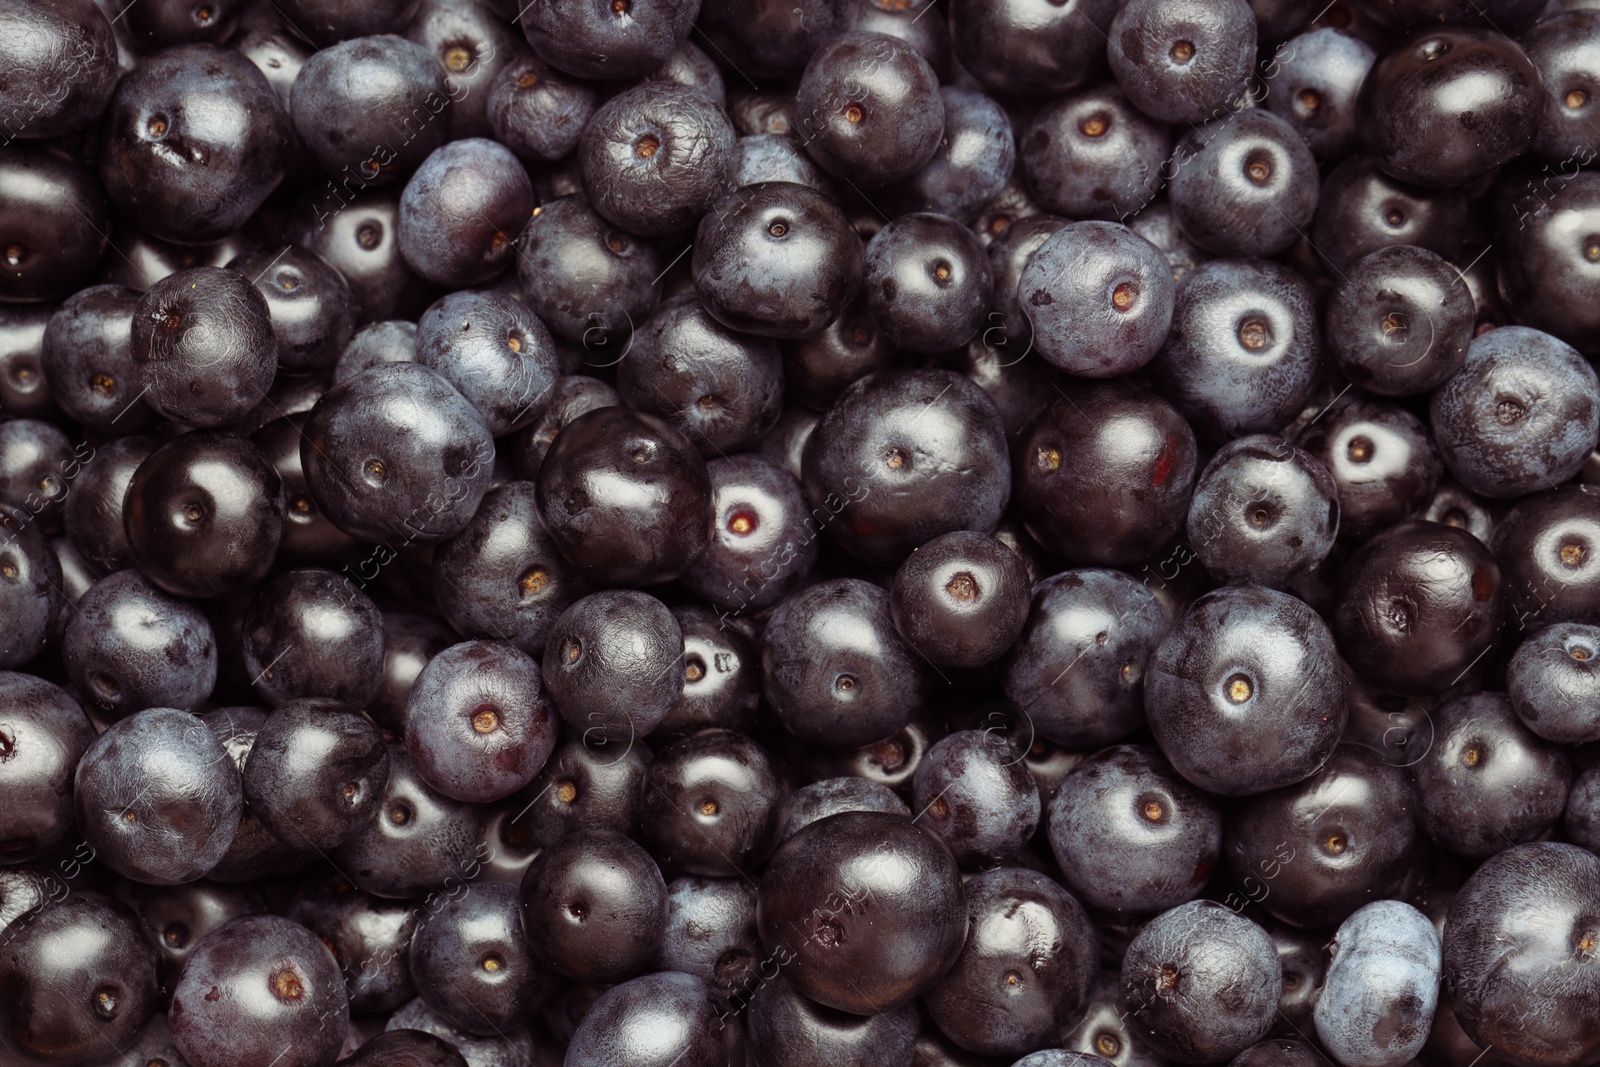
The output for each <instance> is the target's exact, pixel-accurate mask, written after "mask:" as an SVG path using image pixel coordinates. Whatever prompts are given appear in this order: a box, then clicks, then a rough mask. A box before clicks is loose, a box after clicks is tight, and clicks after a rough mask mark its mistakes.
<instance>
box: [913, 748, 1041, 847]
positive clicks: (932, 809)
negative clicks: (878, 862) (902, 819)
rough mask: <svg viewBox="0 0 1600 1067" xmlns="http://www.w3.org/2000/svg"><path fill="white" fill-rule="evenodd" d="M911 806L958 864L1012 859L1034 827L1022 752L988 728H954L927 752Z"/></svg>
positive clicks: (1033, 798)
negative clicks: (946, 847) (954, 730)
mask: <svg viewBox="0 0 1600 1067" xmlns="http://www.w3.org/2000/svg"><path fill="white" fill-rule="evenodd" d="M911 796H912V805H913V807H914V808H915V810H916V811H917V812H918V813H920V816H921V818H923V819H926V820H927V821H926V825H927V827H928V828H929V829H931V830H933V832H934V833H936V834H938V835H939V836H940V837H941V838H942V839H943V840H944V843H945V844H946V845H947V846H949V848H950V851H951V852H952V853H953V854H954V855H955V857H956V860H957V862H960V863H964V864H966V865H967V866H978V865H987V864H992V863H995V862H1004V861H1007V860H1011V859H1014V858H1015V857H1016V855H1017V853H1018V852H1020V851H1021V850H1022V847H1023V846H1024V845H1025V844H1026V843H1027V842H1028V840H1029V839H1030V838H1032V837H1033V832H1034V830H1036V829H1037V828H1038V826H1039V810H1040V804H1039V787H1038V783H1036V782H1035V781H1034V780H1033V775H1032V773H1030V772H1029V770H1028V767H1027V765H1026V764H1025V763H1024V762H1023V759H1022V754H1021V753H1019V752H1018V751H1017V750H1016V749H1014V748H1013V747H1012V746H1011V745H1010V744H1007V743H1006V739H1005V737H1004V736H1003V735H1001V734H999V733H998V732H995V731H992V730H957V731H956V732H954V733H952V734H949V735H947V736H946V737H944V738H942V739H941V740H940V741H939V742H938V743H937V744H935V745H934V746H933V747H932V748H931V749H929V750H928V753H927V755H926V756H924V757H923V759H922V762H921V763H920V764H918V766H917V771H916V774H915V776H914V777H913V779H912V793H911Z"/></svg>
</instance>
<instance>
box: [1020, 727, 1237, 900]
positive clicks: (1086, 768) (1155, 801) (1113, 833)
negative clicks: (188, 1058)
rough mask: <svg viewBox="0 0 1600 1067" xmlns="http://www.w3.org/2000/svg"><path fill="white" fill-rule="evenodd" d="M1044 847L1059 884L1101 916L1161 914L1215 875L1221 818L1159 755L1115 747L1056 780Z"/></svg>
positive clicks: (1209, 800) (1142, 749)
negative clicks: (1058, 869)
mask: <svg viewBox="0 0 1600 1067" xmlns="http://www.w3.org/2000/svg"><path fill="white" fill-rule="evenodd" d="M1049 830H1050V848H1051V850H1052V851H1053V852H1054V854H1055V857H1056V862H1057V863H1058V864H1059V865H1060V867H1061V873H1062V878H1063V883H1064V884H1065V885H1066V886H1067V887H1068V888H1070V889H1072V890H1073V891H1074V892H1075V893H1077V894H1078V895H1079V896H1081V897H1083V899H1084V900H1086V901H1087V902H1088V903H1089V904H1091V905H1092V906H1094V907H1096V908H1101V909H1104V910H1106V911H1116V912H1134V913H1142V912H1156V911H1165V910H1166V909H1168V908H1173V907H1176V906H1178V905H1179V904H1182V903H1184V902H1186V901H1188V900H1191V899H1193V898H1194V896H1195V895H1196V894H1198V893H1199V892H1200V890H1201V889H1202V888H1203V887H1204V886H1205V883H1206V881H1207V880H1208V879H1209V878H1210V877H1211V874H1212V872H1214V871H1215V870H1216V867H1217V859H1218V857H1219V856H1220V854H1221V851H1222V813H1221V812H1220V811H1219V810H1218V807H1217V804H1216V802H1215V801H1214V800H1212V798H1211V797H1209V796H1208V795H1207V794H1205V793H1203V792H1201V791H1200V790H1198V789H1196V788H1195V787H1194V786H1192V785H1190V784H1189V783H1188V782H1186V781H1184V780H1183V779H1182V778H1180V777H1179V776H1178V775H1177V773H1176V772H1174V771H1173V769H1172V767H1171V765H1170V764H1168V763H1167V761H1166V760H1165V759H1163V758H1162V756H1161V754H1160V753H1159V752H1157V751H1156V750H1154V749H1152V748H1148V747H1145V746H1142V745H1115V746H1112V747H1110V748H1104V749H1101V750H1100V751H1099V752H1097V753H1095V754H1094V755H1093V756H1090V757H1089V758H1088V759H1086V760H1084V761H1083V762H1082V763H1080V764H1078V766H1077V767H1076V768H1075V769H1074V770H1073V771H1072V772H1071V773H1070V774H1068V775H1067V776H1066V778H1065V779H1063V780H1062V782H1061V785H1060V787H1059V788H1058V789H1057V790H1056V794H1055V797H1054V798H1053V799H1052V800H1051V801H1050V821H1049Z"/></svg>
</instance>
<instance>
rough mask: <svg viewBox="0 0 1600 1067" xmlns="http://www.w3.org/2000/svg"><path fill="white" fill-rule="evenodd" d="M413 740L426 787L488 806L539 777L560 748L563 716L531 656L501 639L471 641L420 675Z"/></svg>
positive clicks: (412, 706) (412, 705) (410, 713)
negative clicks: (559, 719)
mask: <svg viewBox="0 0 1600 1067" xmlns="http://www.w3.org/2000/svg"><path fill="white" fill-rule="evenodd" d="M405 735H406V747H407V750H408V751H409V753H410V756H411V762H412V763H413V764H414V765H415V767H416V769H417V773H418V774H419V775H420V776H421V777H422V779H423V780H424V781H426V782H427V783H428V784H429V785H431V786H433V787H434V788H435V789H437V790H439V792H441V793H443V794H445V795H446V796H448V797H452V798H454V799H456V800H463V801H467V802H469V803H477V804H482V803H485V802H487V801H491V800H499V799H500V798H502V797H506V796H510V795H511V794H512V793H514V792H516V791H517V790H518V789H521V788H522V787H523V786H525V785H527V784H528V783H529V782H530V781H532V780H533V777H534V775H536V774H538V773H539V769H540V768H541V767H543V766H544V762H545V760H547V759H549V757H550V752H551V750H552V749H554V748H555V744H556V717H555V710H554V709H553V708H552V707H551V705H550V695H547V694H546V692H545V686H544V684H543V682H542V681H541V679H540V675H539V665H538V664H537V663H536V662H535V661H534V660H533V659H532V658H531V657H529V656H528V655H526V654H525V653H522V652H519V651H518V650H517V649H515V648H513V647H512V646H511V645H508V644H505V643H504V642H500V641H463V642H462V643H461V644H459V645H452V646H451V647H450V648H447V649H445V650H444V651H443V652H440V653H439V654H438V655H436V656H434V657H433V658H432V659H430V660H429V661H428V665H427V666H426V667H424V668H422V673H421V674H419V675H418V676H417V680H416V682H415V683H414V684H413V685H412V688H411V696H410V697H409V698H408V699H407V701H406V730H405Z"/></svg>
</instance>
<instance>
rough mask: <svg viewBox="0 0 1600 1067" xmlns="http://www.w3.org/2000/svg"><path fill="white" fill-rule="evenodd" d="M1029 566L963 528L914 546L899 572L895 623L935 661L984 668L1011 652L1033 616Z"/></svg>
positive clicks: (893, 598) (892, 606) (892, 599)
mask: <svg viewBox="0 0 1600 1067" xmlns="http://www.w3.org/2000/svg"><path fill="white" fill-rule="evenodd" d="M1029 592H1030V588H1029V583H1028V572H1027V568H1026V566H1025V565H1024V564H1023V562H1022V560H1021V559H1020V558H1018V556H1017V554H1016V553H1015V552H1013V551H1012V550H1011V549H1010V548H1008V547H1007V546H1006V545H1005V544H1004V543H1003V542H1001V541H998V540H996V539H995V538H993V537H990V536H988V535H987V534H981V533H975V532H972V531H966V530H958V531H955V532H953V533H947V534H943V535H941V536H939V537H935V538H934V539H933V540H931V541H929V542H928V543H927V544H925V545H923V546H922V547H921V548H919V549H917V551H915V552H913V553H912V554H911V555H910V556H909V557H907V559H906V561H905V562H904V563H902V564H901V565H900V569H899V570H898V571H897V572H896V573H895V577H894V584H893V585H892V586H891V587H890V590H889V610H890V613H891V615H892V616H893V618H894V622H895V628H896V629H898V630H899V631H900V635H901V636H902V637H904V638H905V639H906V641H907V643H909V644H910V645H911V646H912V647H913V648H915V649H916V650H917V651H918V652H920V653H921V654H922V655H923V656H925V657H926V658H927V659H928V661H929V662H931V663H936V664H941V665H944V666H948V667H977V666H981V665H983V664H985V663H991V662H993V661H994V660H996V659H998V658H999V657H1000V656H1002V655H1004V654H1005V652H1006V650H1007V649H1009V648H1010V647H1011V645H1012V643H1013V642H1015V641H1016V639H1017V637H1018V635H1020V634H1021V632H1022V627H1023V624H1024V623H1026V622H1027V619H1028V597H1029Z"/></svg>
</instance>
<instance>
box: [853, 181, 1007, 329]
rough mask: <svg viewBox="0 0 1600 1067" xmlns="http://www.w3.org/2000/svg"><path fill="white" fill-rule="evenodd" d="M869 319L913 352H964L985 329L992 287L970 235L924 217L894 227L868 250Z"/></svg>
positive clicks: (946, 220) (906, 218) (905, 218)
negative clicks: (959, 347) (967, 344)
mask: <svg viewBox="0 0 1600 1067" xmlns="http://www.w3.org/2000/svg"><path fill="white" fill-rule="evenodd" d="M863 267H864V273H863V276H862V277H863V286H864V292H865V295H866V302H867V313H868V314H869V315H870V316H872V321H873V323H874V324H875V325H876V326H877V327H878V329H879V330H881V331H882V332H883V334H884V336H885V337H887V338H888V339H889V340H890V342H891V343H893V344H894V345H895V346H896V347H898V348H904V349H909V350H911V351H913V352H943V351H945V350H946V349H951V348H955V347H958V346H960V345H963V344H966V343H967V341H969V340H970V339H971V338H972V335H973V334H975V333H977V332H978V328H979V327H980V326H981V325H982V324H983V322H984V314H985V312H986V310H987V307H988V303H989V298H990V290H991V288H992V286H993V279H992V275H991V274H990V271H989V261H988V257H987V256H985V255H984V252H983V247H982V246H981V245H980V244H979V243H978V239H977V238H976V237H974V236H973V234H972V231H971V230H969V229H967V228H966V227H965V226H962V225H961V224H960V223H958V222H956V220H954V219H952V218H950V217H948V216H946V215H935V214H932V213H927V212H921V213H917V214H913V215H902V216H900V217H899V218H897V219H895V220H893V221H892V222H890V223H889V224H888V225H887V226H885V227H884V228H883V229H882V230H879V231H878V233H877V234H876V235H875V236H874V237H873V238H872V240H871V241H870V242H868V244H867V251H866V258H865V260H864V261H863Z"/></svg>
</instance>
